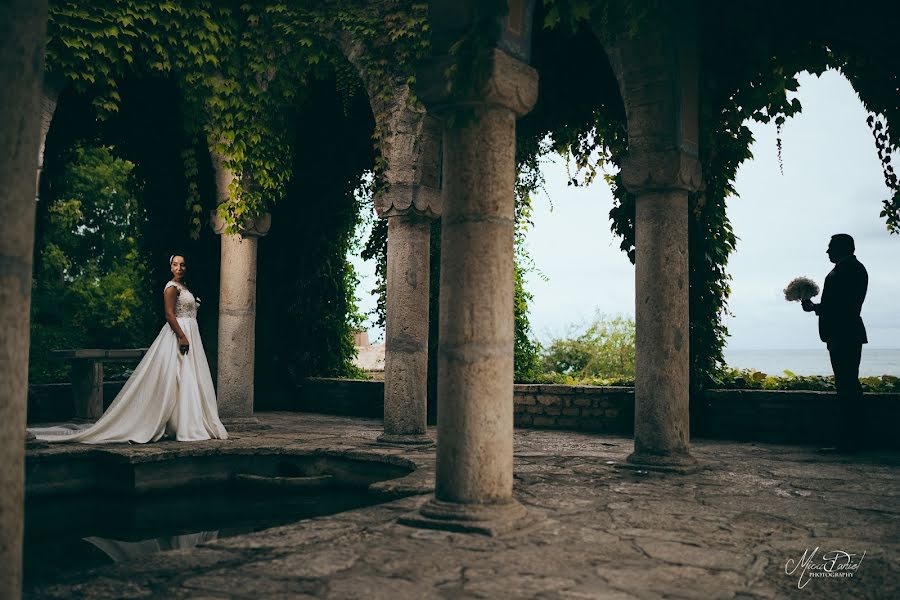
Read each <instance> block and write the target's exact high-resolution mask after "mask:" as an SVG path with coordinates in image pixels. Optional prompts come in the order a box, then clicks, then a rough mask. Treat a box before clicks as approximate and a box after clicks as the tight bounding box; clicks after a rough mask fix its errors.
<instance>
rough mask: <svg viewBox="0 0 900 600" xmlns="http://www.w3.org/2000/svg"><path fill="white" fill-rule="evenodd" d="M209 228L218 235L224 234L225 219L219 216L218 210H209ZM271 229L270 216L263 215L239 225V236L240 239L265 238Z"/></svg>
mask: <svg viewBox="0 0 900 600" xmlns="http://www.w3.org/2000/svg"><path fill="white" fill-rule="evenodd" d="M209 226H210V227H212V230H213V231H215V232H216V233H217V234H218V235H222V234H224V233H225V228H226V226H225V219H223V218H222V217H221V216H220V215H219V211H218V210H215V209H213V210H211V211H210V213H209ZM271 228H272V214H271V213H265V214H263V215H260V216H258V217H256V218H253V219H246V220H244V222H243V223H242V224H241V228H240V230H239V232H238V233H239V234H240V236H241V237H265V236H266V235H268V233H269V229H271Z"/></svg>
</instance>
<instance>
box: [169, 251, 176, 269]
mask: <svg viewBox="0 0 900 600" xmlns="http://www.w3.org/2000/svg"><path fill="white" fill-rule="evenodd" d="M176 256H177V254H173V255H172V256H170V257H169V266H170V267H171V266H172V261H173V260H175V257H176Z"/></svg>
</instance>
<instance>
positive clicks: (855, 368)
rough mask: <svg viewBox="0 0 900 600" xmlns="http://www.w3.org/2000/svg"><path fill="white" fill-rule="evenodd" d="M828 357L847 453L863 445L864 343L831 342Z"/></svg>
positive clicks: (842, 444)
mask: <svg viewBox="0 0 900 600" xmlns="http://www.w3.org/2000/svg"><path fill="white" fill-rule="evenodd" d="M828 354H829V355H830V356H831V368H832V369H833V370H834V386H835V388H836V389H837V399H838V415H839V418H840V420H841V423H840V428H841V430H840V439H839V440H838V446H839V447H840V448H843V449H847V450H854V449H857V448H858V447H859V446H860V444H861V442H862V428H863V424H864V422H865V421H864V412H863V402H862V386H860V384H859V362H860V359H861V358H862V344H860V343H855V342H849V343H847V342H829V343H828Z"/></svg>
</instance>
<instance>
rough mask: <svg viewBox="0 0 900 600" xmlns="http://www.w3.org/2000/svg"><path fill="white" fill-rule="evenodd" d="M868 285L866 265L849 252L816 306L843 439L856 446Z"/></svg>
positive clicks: (836, 269)
mask: <svg viewBox="0 0 900 600" xmlns="http://www.w3.org/2000/svg"><path fill="white" fill-rule="evenodd" d="M868 287H869V274H868V273H867V272H866V268H865V267H864V266H863V265H862V263H861V262H859V261H858V260H857V259H856V256H854V255H850V256H848V257H846V258H844V259H842V260H840V261H838V263H837V264H836V265H835V266H834V268H833V269H832V270H831V272H830V273H829V274H828V276H827V277H826V278H825V286H824V288H823V289H822V302H821V303H820V304H818V305H816V306H815V311H816V314H817V315H819V337H820V338H821V339H822V341H823V342H825V343H826V344H827V345H828V353H829V355H830V356H831V367H832V369H834V385H835V387H836V388H837V395H838V403H839V405H840V415H841V426H842V428H843V435H842V440H841V443H842V445H844V446H848V447H853V446H856V445H858V443H859V441H860V440H859V432H860V428H859V425H858V424H859V423H860V412H861V410H862V406H861V400H862V388H861V387H860V385H859V361H860V358H861V355H862V345H863V344H865V343H868V341H869V340H868V339H867V338H866V327H865V325H863V321H862V317H861V316H860V311H861V310H862V305H863V301H864V300H865V299H866V290H867V288H868Z"/></svg>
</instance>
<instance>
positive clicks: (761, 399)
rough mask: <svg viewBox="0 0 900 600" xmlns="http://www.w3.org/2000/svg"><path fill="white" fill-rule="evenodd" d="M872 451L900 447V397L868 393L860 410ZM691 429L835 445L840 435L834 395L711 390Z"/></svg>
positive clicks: (731, 436)
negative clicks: (875, 448) (898, 429)
mask: <svg viewBox="0 0 900 600" xmlns="http://www.w3.org/2000/svg"><path fill="white" fill-rule="evenodd" d="M856 410H857V411H858V416H859V419H860V422H861V423H862V424H863V430H864V431H865V436H864V440H865V443H866V445H868V446H871V447H888V448H900V436H898V435H897V427H898V425H900V394H863V401H862V402H861V403H860V405H859V406H858V407H857V409H856ZM695 414H696V419H692V423H691V427H692V428H693V429H694V435H696V436H698V437H707V438H719V439H731V440H742V441H759V442H790V443H830V442H833V441H834V440H836V439H837V437H838V434H839V431H840V426H841V422H840V410H839V406H838V400H837V395H836V394H835V393H834V392H807V391H781V390H708V391H706V392H705V393H704V395H703V399H702V401H701V402H700V403H699V406H698V407H697V409H696V410H695Z"/></svg>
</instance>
